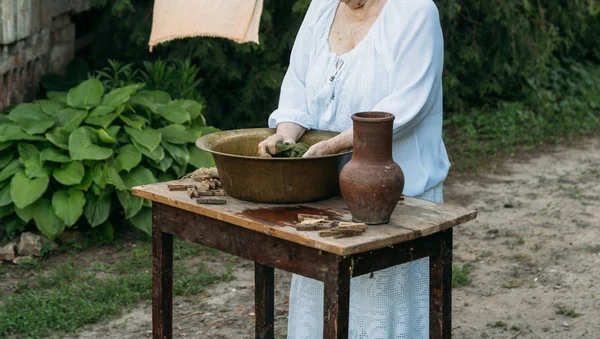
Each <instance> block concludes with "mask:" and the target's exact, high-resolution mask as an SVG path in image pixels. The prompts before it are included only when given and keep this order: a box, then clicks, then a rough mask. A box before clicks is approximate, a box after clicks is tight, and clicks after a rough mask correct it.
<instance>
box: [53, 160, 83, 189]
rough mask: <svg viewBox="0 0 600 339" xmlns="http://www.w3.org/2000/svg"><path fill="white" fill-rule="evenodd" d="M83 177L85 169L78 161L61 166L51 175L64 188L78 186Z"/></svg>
mask: <svg viewBox="0 0 600 339" xmlns="http://www.w3.org/2000/svg"><path fill="white" fill-rule="evenodd" d="M84 175H85V168H84V167H83V164H82V163H81V162H80V161H73V162H69V163H66V164H63V165H62V166H61V167H60V168H57V169H55V170H54V172H53V173H52V176H53V177H54V179H56V181H58V182H60V183H61V184H63V185H66V186H71V185H78V184H79V183H81V180H83V176H84Z"/></svg>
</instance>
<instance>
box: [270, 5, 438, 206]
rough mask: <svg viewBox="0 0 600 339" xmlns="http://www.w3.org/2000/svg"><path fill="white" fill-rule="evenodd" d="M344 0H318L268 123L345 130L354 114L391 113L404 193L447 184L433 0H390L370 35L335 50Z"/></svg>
mask: <svg viewBox="0 0 600 339" xmlns="http://www.w3.org/2000/svg"><path fill="white" fill-rule="evenodd" d="M338 4H339V0H313V1H312V3H311V5H310V7H309V9H308V12H307V14H306V17H305V18H304V21H303V23H302V26H301V27H300V31H299V32H298V35H297V37H296V41H295V43H294V47H293V49H292V54H291V58H290V65H289V68H288V70H287V72H286V75H285V78H284V80H283V84H282V87H281V96H280V99H279V107H278V109H277V110H275V111H274V112H273V113H272V114H271V116H270V117H269V127H271V128H274V127H276V126H277V125H278V124H279V123H282V122H294V123H297V124H299V125H301V126H303V127H305V128H308V129H319V130H329V131H336V132H343V131H345V130H347V129H349V128H352V119H351V116H352V114H354V113H356V112H361V111H382V112H390V113H393V114H394V115H395V116H396V119H395V121H394V144H393V157H394V160H395V161H396V162H397V163H398V164H399V165H400V166H401V167H402V170H403V171H404V176H405V180H406V183H405V187H404V194H406V195H409V196H416V195H419V194H422V193H423V192H424V191H425V190H427V189H430V188H432V187H434V186H436V185H438V184H439V183H441V182H443V181H444V179H445V178H446V176H447V174H448V169H449V168H450V162H449V160H448V155H447V154H446V148H445V146H444V143H443V141H442V69H443V36H442V30H441V26H440V21H439V15H438V11H437V8H436V6H435V4H434V3H433V1H432V0H388V1H387V3H386V4H385V6H384V7H383V9H382V11H381V13H380V14H379V17H378V18H377V19H376V21H375V22H374V24H373V26H372V27H371V28H370V30H369V32H368V33H367V35H366V36H365V38H364V39H363V40H362V41H361V42H360V43H359V44H358V45H357V46H356V47H355V48H354V49H352V50H351V51H350V52H348V53H346V54H343V55H336V54H335V53H333V52H331V50H330V48H329V41H328V38H329V33H330V29H331V25H332V23H333V19H334V16H335V12H336V9H337V6H338Z"/></svg>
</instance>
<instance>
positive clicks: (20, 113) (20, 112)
mask: <svg viewBox="0 0 600 339" xmlns="http://www.w3.org/2000/svg"><path fill="white" fill-rule="evenodd" d="M8 118H9V119H10V120H11V121H13V122H15V123H17V124H18V125H19V126H21V128H23V130H25V132H27V133H28V134H30V135H33V134H40V133H44V132H46V130H47V129H48V128H50V127H52V126H53V125H54V123H55V121H54V119H52V118H51V117H49V116H47V115H46V114H45V113H44V112H43V111H42V109H41V108H40V105H37V104H21V105H18V106H17V107H15V108H14V109H13V110H12V111H10V113H9V114H8Z"/></svg>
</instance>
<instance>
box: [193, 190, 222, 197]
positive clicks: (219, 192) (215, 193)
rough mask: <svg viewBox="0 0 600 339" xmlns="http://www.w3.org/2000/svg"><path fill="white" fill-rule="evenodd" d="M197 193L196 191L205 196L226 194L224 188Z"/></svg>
mask: <svg viewBox="0 0 600 339" xmlns="http://www.w3.org/2000/svg"><path fill="white" fill-rule="evenodd" d="M197 193H198V195H202V196H206V197H212V196H225V195H226V194H225V191H224V190H214V191H200V192H197Z"/></svg>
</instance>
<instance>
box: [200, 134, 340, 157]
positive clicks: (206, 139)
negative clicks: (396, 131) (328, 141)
mask: <svg viewBox="0 0 600 339" xmlns="http://www.w3.org/2000/svg"><path fill="white" fill-rule="evenodd" d="M269 130H271V129H270V128H248V129H237V130H229V131H221V132H214V133H211V134H207V135H204V136H202V137H200V138H199V139H198V140H196V147H198V148H200V149H201V150H203V151H206V152H209V153H211V154H216V155H220V156H224V157H230V158H238V159H252V160H258V161H310V160H317V159H327V158H335V157H339V156H343V155H346V154H352V149H350V150H347V151H343V152H340V153H336V154H329V155H322V156H318V157H308V158H265V157H259V156H247V155H237V154H231V153H223V152H217V151H215V150H213V149H212V148H211V146H210V145H211V144H212V143H213V142H216V141H218V140H219V139H220V138H222V137H227V136H239V135H254V134H256V133H258V132H264V131H269ZM319 132H325V133H331V135H332V136H335V135H337V134H339V133H336V132H329V131H319ZM307 133H308V132H307Z"/></svg>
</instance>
